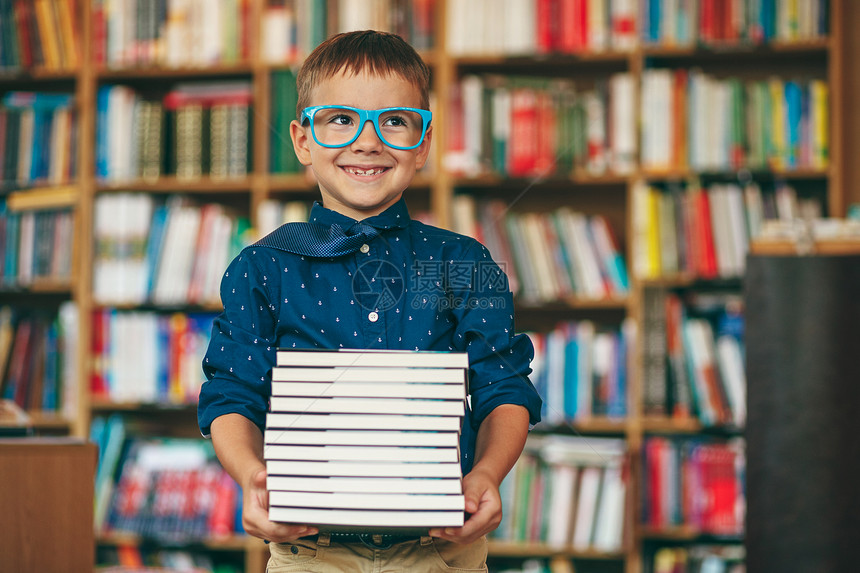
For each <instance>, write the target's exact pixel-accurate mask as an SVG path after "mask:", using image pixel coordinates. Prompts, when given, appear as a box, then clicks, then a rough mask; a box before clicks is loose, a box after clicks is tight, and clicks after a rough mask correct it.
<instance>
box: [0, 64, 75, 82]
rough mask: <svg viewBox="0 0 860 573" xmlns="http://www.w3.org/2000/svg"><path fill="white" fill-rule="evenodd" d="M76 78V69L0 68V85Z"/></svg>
mask: <svg viewBox="0 0 860 573" xmlns="http://www.w3.org/2000/svg"><path fill="white" fill-rule="evenodd" d="M76 79H77V71H75V70H45V69H41V68H30V69H0V85H4V84H26V83H31V82H39V83H41V82H58V81H61V82H73V81H75V80H76Z"/></svg>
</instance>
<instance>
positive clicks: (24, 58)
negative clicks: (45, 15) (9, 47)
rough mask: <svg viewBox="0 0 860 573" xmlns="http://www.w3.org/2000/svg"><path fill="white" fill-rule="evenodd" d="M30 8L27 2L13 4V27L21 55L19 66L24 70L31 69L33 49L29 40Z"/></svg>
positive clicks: (18, 0) (20, 0)
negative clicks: (16, 33)
mask: <svg viewBox="0 0 860 573" xmlns="http://www.w3.org/2000/svg"><path fill="white" fill-rule="evenodd" d="M31 15H32V12H31V6H30V5H29V4H28V2H27V0H17V1H16V2H15V27H16V28H17V29H18V40H19V45H18V48H19V53H20V54H21V65H22V66H23V67H25V68H30V67H33V48H32V45H31V42H32V40H31V38H30V17H31Z"/></svg>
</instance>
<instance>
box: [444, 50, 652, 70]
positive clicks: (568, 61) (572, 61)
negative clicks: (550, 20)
mask: <svg viewBox="0 0 860 573" xmlns="http://www.w3.org/2000/svg"><path fill="white" fill-rule="evenodd" d="M634 53H635V52H632V51H630V52H619V51H609V50H607V51H605V52H578V53H572V54H564V53H556V52H554V53H547V54H522V55H513V54H511V55H493V54H475V55H464V56H454V57H452V58H451V59H452V61H453V62H454V64H455V65H456V66H460V67H481V68H486V67H503V68H506V69H507V68H510V67H516V66H520V65H523V64H528V65H530V66H535V67H538V68H541V69H545V68H554V67H558V66H573V65H576V64H581V63H583V62H595V63H600V64H611V63H617V64H625V65H626V64H628V63H629V62H630V59H631V57H633V55H634Z"/></svg>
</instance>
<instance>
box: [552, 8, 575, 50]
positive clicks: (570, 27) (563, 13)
mask: <svg viewBox="0 0 860 573" xmlns="http://www.w3.org/2000/svg"><path fill="white" fill-rule="evenodd" d="M580 1H581V0H558V14H557V16H558V23H557V28H556V32H557V41H558V45H557V48H558V50H559V51H560V52H563V53H567V54H569V53H572V52H575V51H576V47H577V45H576V40H577V38H576V5H577V3H579V2H580Z"/></svg>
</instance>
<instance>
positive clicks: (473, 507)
mask: <svg viewBox="0 0 860 573" xmlns="http://www.w3.org/2000/svg"><path fill="white" fill-rule="evenodd" d="M464 497H465V498H466V513H475V512H476V511H478V506H479V505H480V503H481V497H480V496H479V495H478V492H476V491H474V490H472V491H467V492H465V494H464Z"/></svg>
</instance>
